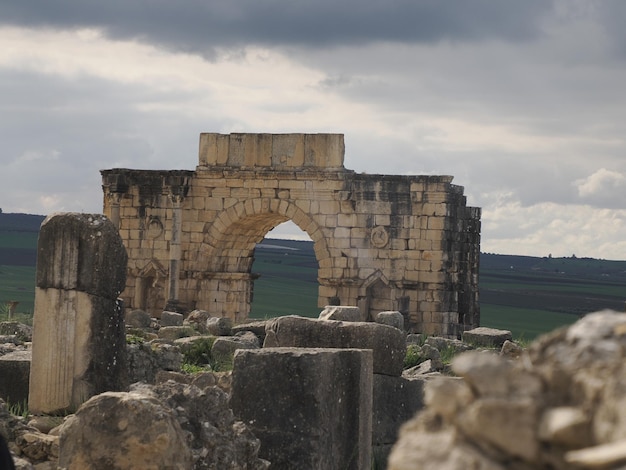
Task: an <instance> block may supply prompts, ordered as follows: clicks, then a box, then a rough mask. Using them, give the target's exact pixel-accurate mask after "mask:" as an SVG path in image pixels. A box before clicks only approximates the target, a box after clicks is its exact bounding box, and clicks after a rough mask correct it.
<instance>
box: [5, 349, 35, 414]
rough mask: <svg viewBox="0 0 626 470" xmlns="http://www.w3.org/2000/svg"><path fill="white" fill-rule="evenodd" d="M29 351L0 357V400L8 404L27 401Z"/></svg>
mask: <svg viewBox="0 0 626 470" xmlns="http://www.w3.org/2000/svg"><path fill="white" fill-rule="evenodd" d="M31 356H32V355H31V351H29V350H26V351H15V352H12V353H9V354H6V355H4V356H0V398H2V399H3V400H5V401H6V402H9V403H24V402H26V401H28V381H29V376H30V362H31Z"/></svg>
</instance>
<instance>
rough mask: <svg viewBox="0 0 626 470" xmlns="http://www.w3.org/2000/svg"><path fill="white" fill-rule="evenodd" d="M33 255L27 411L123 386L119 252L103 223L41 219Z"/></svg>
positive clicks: (113, 233)
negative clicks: (30, 354) (35, 273)
mask: <svg viewBox="0 0 626 470" xmlns="http://www.w3.org/2000/svg"><path fill="white" fill-rule="evenodd" d="M37 250H38V257H37V280H36V287H35V315H34V319H33V330H34V331H33V355H32V365H31V371H30V391H29V398H28V402H29V409H30V410H31V412H33V413H53V412H56V411H75V410H76V409H77V408H78V407H79V406H80V405H81V404H82V403H83V402H84V401H86V400H87V399H88V398H89V397H91V396H93V395H96V394H99V393H102V392H105V391H115V390H121V389H123V388H124V387H125V386H126V373H125V371H126V341H125V335H124V317H123V309H122V306H121V303H120V302H118V299H117V296H118V295H119V294H120V292H121V291H122V290H123V289H124V284H125V282H126V264H127V255H126V250H125V249H124V245H123V244H122V240H121V238H120V236H119V234H118V231H117V228H116V227H115V226H114V225H113V223H112V222H111V221H110V220H109V219H107V218H106V217H105V216H103V215H100V214H77V213H70V214H53V215H51V216H49V217H48V218H46V220H44V222H43V224H42V225H41V230H40V232H39V242H38V245H37Z"/></svg>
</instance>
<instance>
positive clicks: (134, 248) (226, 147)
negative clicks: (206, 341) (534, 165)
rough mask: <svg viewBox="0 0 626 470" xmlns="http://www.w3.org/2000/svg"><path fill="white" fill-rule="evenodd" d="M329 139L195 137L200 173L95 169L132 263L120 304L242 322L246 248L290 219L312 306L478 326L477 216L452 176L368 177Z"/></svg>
mask: <svg viewBox="0 0 626 470" xmlns="http://www.w3.org/2000/svg"><path fill="white" fill-rule="evenodd" d="M343 155H344V143H343V136H342V135H339V134H285V135H272V134H230V135H221V134H202V135H201V137H200V155H199V165H198V167H197V168H196V171H180V170H175V171H142V170H128V169H111V170H103V171H102V178H103V190H104V196H105V197H104V213H105V214H106V215H108V216H109V217H110V218H111V220H113V222H114V223H116V224H117V225H118V227H119V230H120V234H121V236H122V239H123V240H124V243H125V245H126V248H127V251H128V255H129V266H128V276H127V285H126V290H125V291H124V293H123V298H124V301H125V305H126V306H127V308H131V309H132V308H141V309H144V310H146V311H149V312H150V313H152V314H153V315H157V316H158V315H159V314H160V312H161V311H162V310H163V308H164V306H165V304H166V303H167V302H168V301H169V302H170V309H173V308H174V307H181V306H182V307H183V308H184V307H186V308H188V309H193V308H198V309H203V310H207V311H209V312H211V314H212V315H220V316H227V317H230V318H232V319H233V320H234V321H236V322H239V321H243V320H245V319H246V318H247V316H248V313H249V310H250V299H251V295H252V286H253V280H254V275H253V273H251V268H252V262H253V252H254V248H255V245H256V243H258V242H260V241H261V240H262V239H263V238H264V237H265V235H266V234H267V233H268V232H269V231H270V230H271V229H272V228H274V227H275V226H277V225H279V224H280V223H282V222H285V221H287V220H291V221H293V222H294V223H295V224H296V225H297V226H298V227H300V228H301V229H302V230H303V231H305V232H306V233H307V234H308V235H309V236H310V237H311V239H312V240H313V242H314V247H315V254H316V257H317V261H318V263H319V273H318V279H319V282H320V287H319V297H318V306H320V307H321V306H324V305H339V304H341V305H355V306H358V307H359V308H360V309H361V311H362V312H365V315H366V316H367V317H368V318H370V319H371V318H374V317H375V315H376V313H378V312H380V311H383V310H398V311H401V312H402V313H403V315H404V316H405V325H406V326H407V327H408V328H410V329H412V330H416V331H421V332H425V333H428V334H436V335H446V336H457V335H459V334H460V333H461V332H462V331H463V330H465V329H469V328H472V327H475V326H478V323H479V316H480V313H479V305H478V258H479V251H480V248H479V244H480V209H478V208H472V207H467V206H466V200H465V197H464V196H463V188H462V187H460V186H456V185H453V184H452V177H451V176H389V175H364V174H356V173H355V172H354V171H351V170H346V169H345V168H344V167H343Z"/></svg>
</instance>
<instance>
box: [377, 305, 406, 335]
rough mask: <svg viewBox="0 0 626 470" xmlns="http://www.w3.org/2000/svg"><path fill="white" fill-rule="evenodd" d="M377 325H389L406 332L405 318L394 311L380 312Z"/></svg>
mask: <svg viewBox="0 0 626 470" xmlns="http://www.w3.org/2000/svg"><path fill="white" fill-rule="evenodd" d="M376 323H380V324H381V325H389V326H393V327H394V328H397V329H399V330H403V331H404V316H403V315H402V313H400V312H398V311H394V310H388V311H385V312H379V313H378V314H377V315H376Z"/></svg>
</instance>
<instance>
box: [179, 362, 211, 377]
mask: <svg viewBox="0 0 626 470" xmlns="http://www.w3.org/2000/svg"><path fill="white" fill-rule="evenodd" d="M181 370H182V371H183V372H185V373H186V374H198V373H200V372H207V371H210V370H211V367H209V366H208V365H204V366H199V365H196V364H189V363H187V362H183V365H182V366H181Z"/></svg>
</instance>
